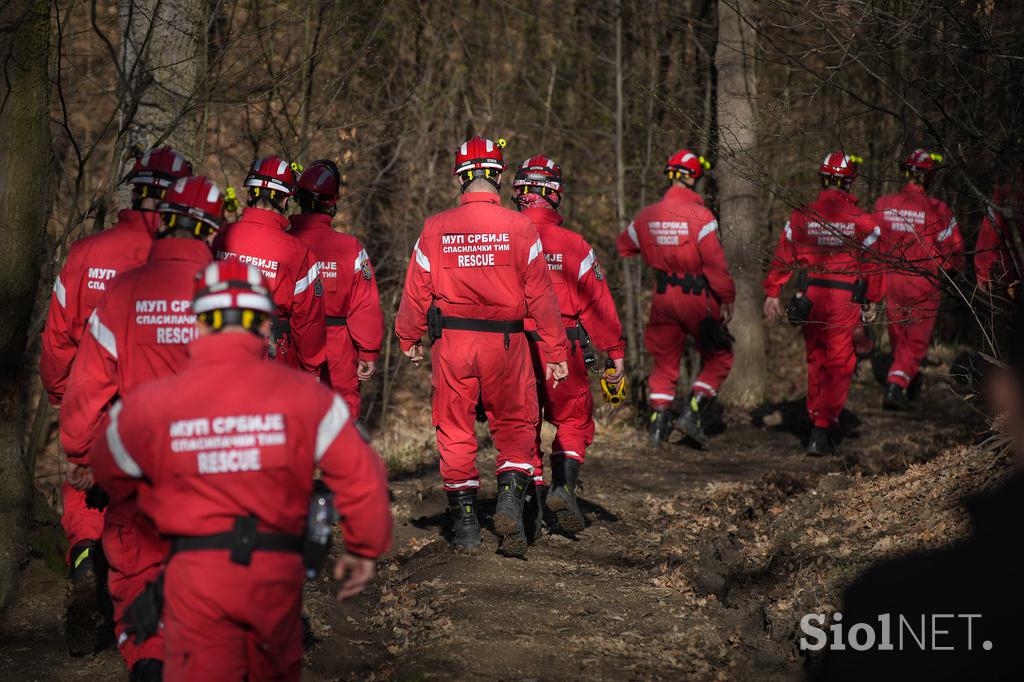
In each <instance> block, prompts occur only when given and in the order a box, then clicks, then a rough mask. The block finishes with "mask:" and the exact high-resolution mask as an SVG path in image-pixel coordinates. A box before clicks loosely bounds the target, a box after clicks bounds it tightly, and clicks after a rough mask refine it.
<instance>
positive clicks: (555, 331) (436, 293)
mask: <svg viewBox="0 0 1024 682" xmlns="http://www.w3.org/2000/svg"><path fill="white" fill-rule="evenodd" d="M504 169H505V162H504V159H503V156H502V153H501V148H500V147H499V146H498V145H497V144H495V143H494V142H492V141H491V140H486V139H483V138H480V137H474V138H472V139H470V140H467V141H466V142H465V143H464V144H463V145H462V146H461V147H460V148H459V149H458V150H456V154H455V167H454V171H453V173H454V175H455V176H457V177H458V179H459V181H460V186H461V190H462V192H463V194H462V198H461V201H460V202H459V206H458V207H457V208H453V209H449V210H447V211H443V212H442V213H439V214H437V215H434V216H431V217H430V218H427V220H426V222H425V223H424V225H423V232H422V233H421V234H420V238H419V240H417V242H416V244H415V246H414V247H413V255H412V258H411V259H410V261H409V268H408V270H407V272H406V276H405V289H404V291H403V293H402V303H401V305H400V307H399V310H398V317H397V319H396V321H395V332H396V334H397V335H398V338H399V341H400V345H401V348H402V350H403V351H404V352H405V354H406V355H408V356H409V358H410V359H412V361H413V362H414V363H415V364H417V365H418V364H419V362H420V361H421V360H422V358H423V347H422V345H421V338H422V336H423V333H424V332H425V331H427V330H428V323H427V316H428V309H430V315H431V320H432V322H431V324H430V330H431V336H432V337H434V338H435V341H434V347H433V348H434V352H433V363H432V364H433V376H432V384H433V409H434V412H433V421H434V427H435V428H436V430H437V446H438V450H440V452H441V477H442V478H443V479H444V488H445V490H446V491H447V492H448V501H449V510H450V515H451V518H452V536H453V544H454V546H455V548H456V550H458V551H473V550H474V549H476V548H477V547H478V546H479V545H480V524H479V521H478V519H477V515H476V507H477V502H476V501H477V490H478V488H479V487H480V475H479V473H478V471H477V464H476V454H477V442H476V435H475V433H474V421H475V417H476V406H477V402H478V400H480V401H481V402H482V403H483V406H484V409H485V411H486V413H487V419H488V422H489V424H490V427H491V435H492V437H493V438H494V445H495V447H496V448H497V450H498V457H497V477H498V502H497V508H496V510H495V514H494V528H495V531H496V532H497V533H498V535H499V536H500V537H501V545H500V547H499V552H501V553H502V554H505V555H512V556H523V555H524V554H525V552H526V547H527V538H526V533H525V529H524V524H523V501H524V498H525V496H526V493H527V487H528V485H529V484H530V480H531V476H532V475H533V469H534V467H533V458H534V454H533V452H534V439H535V437H536V430H537V427H538V422H539V419H540V417H539V411H538V404H537V386H536V384H537V378H536V376H535V375H534V371H533V364H532V361H531V359H530V348H529V345H528V343H527V341H526V336H525V335H524V334H523V331H524V325H523V320H524V318H528V319H532V320H533V321H534V323H535V324H536V328H537V330H538V332H539V333H540V335H541V337H542V339H543V340H542V341H541V342H540V347H541V352H542V353H543V355H544V362H545V375H544V377H545V381H548V380H551V379H552V378H553V379H554V381H553V382H552V390H553V389H554V388H556V387H557V385H558V383H559V382H561V381H562V380H564V379H565V378H566V376H567V373H568V366H567V364H566V361H567V357H568V342H567V340H566V338H565V328H564V327H563V326H562V317H561V315H560V314H559V312H558V302H557V301H556V300H555V295H554V292H553V291H552V289H551V280H550V278H549V277H548V273H547V268H546V267H545V265H544V256H543V249H542V246H541V242H540V237H539V236H538V235H537V230H536V229H534V227H533V225H531V224H530V221H529V219H528V218H526V217H525V216H521V215H519V214H517V213H516V212H515V211H511V210H508V209H505V208H502V207H501V205H500V199H499V197H498V188H499V187H500V182H501V172H502V171H503V170H504Z"/></svg>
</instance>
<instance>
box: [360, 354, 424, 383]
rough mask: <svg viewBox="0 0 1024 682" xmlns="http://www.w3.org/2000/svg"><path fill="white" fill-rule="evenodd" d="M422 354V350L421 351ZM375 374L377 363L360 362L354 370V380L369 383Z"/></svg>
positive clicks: (369, 361) (371, 361)
mask: <svg viewBox="0 0 1024 682" xmlns="http://www.w3.org/2000/svg"><path fill="white" fill-rule="evenodd" d="M421 353H422V349H421ZM421 357H422V356H421ZM376 373H377V363H376V362H375V361H373V360H360V361H359V366H358V367H357V368H356V378H358V379H359V380H360V381H369V380H370V378H371V377H372V376H373V375H374V374H376Z"/></svg>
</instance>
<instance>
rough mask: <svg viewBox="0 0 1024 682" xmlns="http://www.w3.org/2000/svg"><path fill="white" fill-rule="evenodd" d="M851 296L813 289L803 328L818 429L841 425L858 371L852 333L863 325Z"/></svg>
mask: <svg viewBox="0 0 1024 682" xmlns="http://www.w3.org/2000/svg"><path fill="white" fill-rule="evenodd" d="M850 296H851V294H850V292H849V291H843V290H841V289H825V288H822V287H811V288H810V289H808V291H807V298H809V299H810V300H811V303H812V305H811V314H810V317H809V319H808V320H807V323H806V324H805V325H804V328H803V330H804V345H805V346H806V349H807V412H808V414H809V415H810V417H811V420H812V421H813V422H814V426H816V427H819V428H824V429H827V428H831V427H833V426H835V425H836V424H837V423H838V422H839V413H840V412H842V411H843V406H844V405H846V395H847V393H849V391H850V380H851V379H853V372H854V370H855V369H856V368H857V357H856V355H855V353H854V349H853V330H854V329H855V328H856V327H857V325H858V324H859V322H860V306H859V305H858V304H856V303H853V302H851V301H850Z"/></svg>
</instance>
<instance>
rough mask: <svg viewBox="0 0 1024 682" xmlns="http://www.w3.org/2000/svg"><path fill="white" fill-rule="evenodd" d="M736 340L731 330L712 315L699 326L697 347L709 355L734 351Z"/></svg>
mask: <svg viewBox="0 0 1024 682" xmlns="http://www.w3.org/2000/svg"><path fill="white" fill-rule="evenodd" d="M735 340H736V339H735V338H734V337H733V335H732V334H730V333H729V328H728V327H726V326H725V325H724V324H723V323H722V321H721V320H719V319H716V318H714V317H711V316H710V315H708V316H707V317H705V318H704V319H703V320H701V321H700V322H699V323H698V324H697V347H698V348H699V349H700V350H701V352H703V353H705V354H707V355H710V354H712V353H719V352H721V351H730V350H732V342H733V341H735Z"/></svg>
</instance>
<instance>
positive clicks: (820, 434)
mask: <svg viewBox="0 0 1024 682" xmlns="http://www.w3.org/2000/svg"><path fill="white" fill-rule="evenodd" d="M835 451H836V445H835V443H834V442H832V433H831V431H830V430H829V429H823V428H820V427H817V426H815V427H813V428H812V429H811V435H810V437H809V438H808V439H807V454H808V455H810V456H811V457H821V456H822V455H830V454H832V453H833V452H835Z"/></svg>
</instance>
